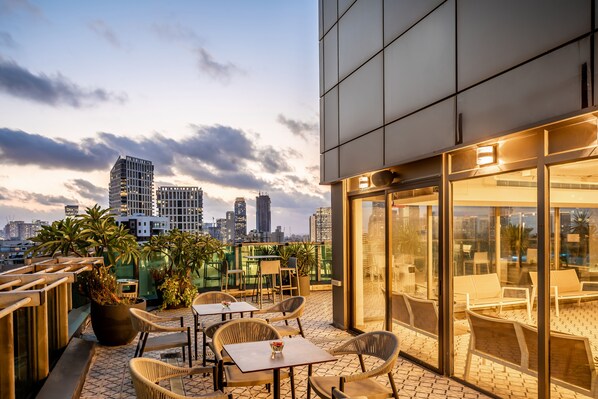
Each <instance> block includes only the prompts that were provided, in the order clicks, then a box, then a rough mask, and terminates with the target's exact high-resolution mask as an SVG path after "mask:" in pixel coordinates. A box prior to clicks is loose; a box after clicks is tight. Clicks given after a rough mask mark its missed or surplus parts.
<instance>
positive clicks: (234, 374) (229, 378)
mask: <svg viewBox="0 0 598 399" xmlns="http://www.w3.org/2000/svg"><path fill="white" fill-rule="evenodd" d="M224 376H225V378H226V386H229V387H246V386H254V385H266V384H271V383H272V381H273V380H274V375H273V372H272V370H268V371H254V372H251V373H243V372H242V371H241V370H240V369H239V367H237V365H236V364H233V365H230V366H224ZM285 378H289V373H288V372H286V371H284V370H282V371H281V372H280V379H281V380H282V379H285Z"/></svg>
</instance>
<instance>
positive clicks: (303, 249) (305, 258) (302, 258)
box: [296, 241, 316, 277]
mask: <svg viewBox="0 0 598 399" xmlns="http://www.w3.org/2000/svg"><path fill="white" fill-rule="evenodd" d="M296 245H297V247H296V255H297V274H299V276H302V277H306V276H309V274H310V273H311V270H312V268H313V267H314V266H315V265H316V245H315V244H314V243H312V242H307V241H304V242H301V243H297V244H296Z"/></svg>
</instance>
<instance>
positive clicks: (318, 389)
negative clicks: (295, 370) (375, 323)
mask: <svg viewBox="0 0 598 399" xmlns="http://www.w3.org/2000/svg"><path fill="white" fill-rule="evenodd" d="M330 353H331V354H333V355H348V354H354V355H357V356H358V357H359V363H360V365H361V371H362V372H361V373H358V374H351V375H341V376H323V377H320V376H312V375H311V374H312V373H311V371H312V368H311V366H309V367H308V375H309V377H308V385H307V398H308V399H309V398H310V393H311V389H313V390H314V392H315V393H316V394H317V395H318V396H319V397H321V398H326V399H330V398H331V392H332V387H338V389H340V390H341V391H342V392H344V393H345V395H348V396H349V397H359V396H364V397H367V398H368V399H378V398H389V397H393V398H395V399H398V398H399V395H398V393H397V388H396V386H395V382H394V380H393V377H392V369H393V367H394V365H395V362H396V361H397V357H398V355H399V338H398V337H397V336H396V335H394V334H393V333H391V332H388V331H372V332H369V333H365V334H361V335H359V336H357V337H355V338H352V339H350V340H349V341H347V342H345V343H344V344H342V345H340V346H338V347H337V348H334V349H332V350H331V351H330ZM364 355H366V356H374V357H377V358H378V359H380V360H382V361H383V363H382V364H379V365H376V367H374V368H373V369H371V370H366V368H365V363H364V360H363V359H364ZM383 374H387V375H388V379H389V380H390V386H391V389H389V388H387V387H386V386H384V385H382V384H380V383H379V382H377V381H375V380H374V379H373V377H376V376H379V375H383Z"/></svg>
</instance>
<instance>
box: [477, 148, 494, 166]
mask: <svg viewBox="0 0 598 399" xmlns="http://www.w3.org/2000/svg"><path fill="white" fill-rule="evenodd" d="M476 154H477V159H476V163H477V164H478V166H486V165H492V164H494V163H496V144H494V145H484V146H481V147H478V148H477V149H476Z"/></svg>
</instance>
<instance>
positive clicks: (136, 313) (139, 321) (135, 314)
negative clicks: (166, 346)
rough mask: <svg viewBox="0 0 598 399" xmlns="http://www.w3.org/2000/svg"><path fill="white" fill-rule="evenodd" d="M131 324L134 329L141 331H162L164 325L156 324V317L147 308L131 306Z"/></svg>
mask: <svg viewBox="0 0 598 399" xmlns="http://www.w3.org/2000/svg"><path fill="white" fill-rule="evenodd" d="M129 313H130V314H131V324H132V325H133V329H134V330H137V331H139V332H152V331H154V332H155V331H160V330H161V329H162V328H161V327H162V326H160V325H158V324H156V323H155V322H154V321H155V320H156V317H155V316H154V315H153V314H151V313H150V312H147V311H145V310H141V309H136V308H130V309H129Z"/></svg>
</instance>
